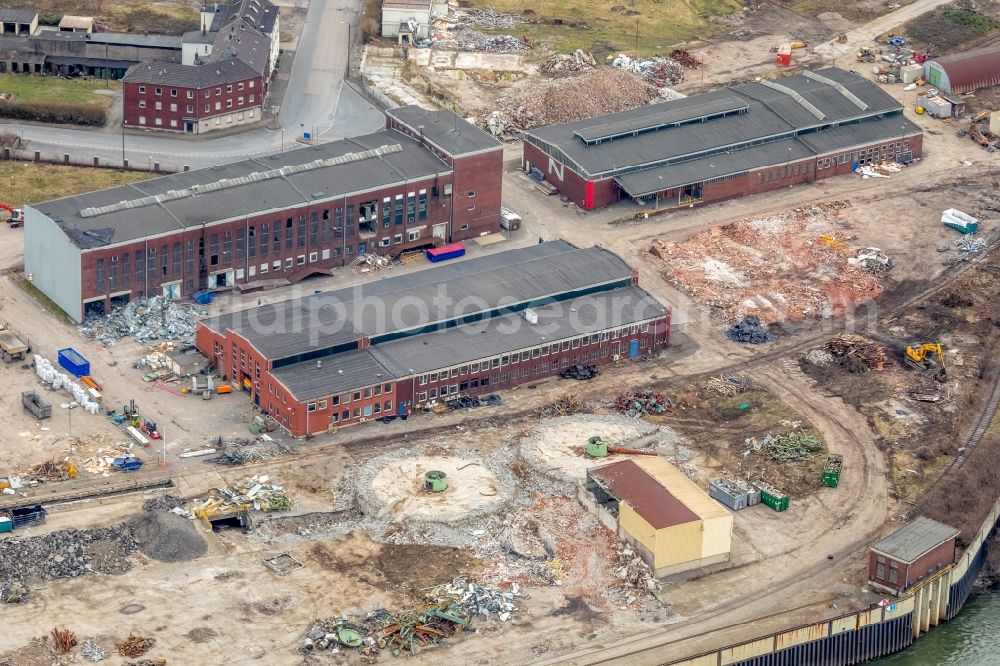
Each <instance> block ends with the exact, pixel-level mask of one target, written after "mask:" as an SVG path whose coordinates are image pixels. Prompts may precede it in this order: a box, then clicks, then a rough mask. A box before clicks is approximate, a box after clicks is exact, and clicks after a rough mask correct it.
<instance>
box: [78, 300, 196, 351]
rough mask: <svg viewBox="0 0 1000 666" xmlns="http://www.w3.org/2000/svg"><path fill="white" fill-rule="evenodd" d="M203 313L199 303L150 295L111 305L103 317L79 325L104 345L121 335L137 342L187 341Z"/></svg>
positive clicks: (110, 343)
mask: <svg viewBox="0 0 1000 666" xmlns="http://www.w3.org/2000/svg"><path fill="white" fill-rule="evenodd" d="M205 314H206V311H205V308H204V307H202V306H200V305H196V304H181V303H178V302H177V301H172V300H170V299H169V298H164V297H163V296H153V297H152V298H149V299H146V300H144V301H132V302H130V303H128V304H127V305H125V306H122V307H117V308H114V309H112V311H111V313H110V314H108V315H105V316H104V317H100V318H93V319H88V320H86V321H85V322H84V323H83V324H82V325H81V326H80V332H81V333H83V334H84V335H86V336H87V337H90V338H93V339H95V340H97V341H98V342H100V343H101V344H102V345H105V346H111V345H114V344H115V343H117V342H118V341H120V340H122V339H123V338H134V339H135V340H137V341H139V342H149V341H151V340H190V339H192V338H194V330H195V323H196V322H197V321H198V319H200V318H202V317H204V316H205Z"/></svg>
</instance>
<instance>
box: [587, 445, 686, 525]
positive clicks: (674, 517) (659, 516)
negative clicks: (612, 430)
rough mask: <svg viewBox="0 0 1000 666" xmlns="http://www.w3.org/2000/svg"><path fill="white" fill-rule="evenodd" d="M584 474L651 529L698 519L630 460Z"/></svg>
mask: <svg viewBox="0 0 1000 666" xmlns="http://www.w3.org/2000/svg"><path fill="white" fill-rule="evenodd" d="M587 474H588V475H589V476H590V478H592V479H593V480H594V481H596V482H597V483H599V484H600V485H601V486H602V487H603V488H604V490H606V491H607V492H608V493H609V494H610V495H612V496H613V497H615V498H617V499H618V501H619V502H622V503H624V504H627V505H628V506H630V507H632V510H633V511H635V512H636V513H637V514H639V515H640V516H641V517H642V519H643V520H645V521H646V522H647V523H649V525H650V526H651V527H652V528H653V529H656V530H661V529H663V528H665V527H673V526H674V525H683V524H684V523H690V522H693V521H696V520H699V518H698V514H696V513H695V512H694V511H692V510H691V509H689V508H688V507H687V506H686V505H685V504H684V503H683V502H681V501H680V500H679V499H677V498H676V497H674V496H673V495H672V494H671V493H670V491H669V490H667V489H666V488H665V487H663V486H662V485H661V484H660V483H659V482H658V481H657V480H656V479H654V478H653V477H652V476H650V475H649V474H648V473H647V472H646V471H645V470H644V469H642V468H641V467H639V465H637V464H635V463H634V462H633V461H631V460H622V461H621V462H616V463H611V464H610V465H605V466H603V467H597V468H594V469H590V470H587Z"/></svg>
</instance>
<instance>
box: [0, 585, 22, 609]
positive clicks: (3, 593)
mask: <svg viewBox="0 0 1000 666" xmlns="http://www.w3.org/2000/svg"><path fill="white" fill-rule="evenodd" d="M27 598H28V588H27V587H25V586H24V585H23V584H21V583H18V582H12V583H5V584H3V585H0V604H19V603H21V602H22V601H24V600H25V599H27Z"/></svg>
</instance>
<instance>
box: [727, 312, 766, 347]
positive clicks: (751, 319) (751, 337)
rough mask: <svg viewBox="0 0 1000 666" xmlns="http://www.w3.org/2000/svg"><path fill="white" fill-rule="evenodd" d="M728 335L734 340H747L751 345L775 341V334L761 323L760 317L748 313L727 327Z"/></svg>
mask: <svg viewBox="0 0 1000 666" xmlns="http://www.w3.org/2000/svg"><path fill="white" fill-rule="evenodd" d="M726 337H727V338H729V339H730V340H732V341H733V342H745V343H747V344H751V345H761V344H764V343H765V342H774V340H775V339H776V338H775V336H774V335H772V334H770V333H768V332H767V329H766V328H764V327H763V325H761V323H760V318H759V317H756V316H754V315H748V316H746V317H744V318H743V319H741V320H740V321H738V322H736V323H735V324H734V325H732V326H730V327H729V328H727V329H726Z"/></svg>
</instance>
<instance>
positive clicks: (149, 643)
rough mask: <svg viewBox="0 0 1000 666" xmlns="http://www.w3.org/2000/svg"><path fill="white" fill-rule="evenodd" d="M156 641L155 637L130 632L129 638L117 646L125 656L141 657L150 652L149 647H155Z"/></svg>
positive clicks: (119, 651)
mask: <svg viewBox="0 0 1000 666" xmlns="http://www.w3.org/2000/svg"><path fill="white" fill-rule="evenodd" d="M155 642H156V639H155V638H148V637H146V636H139V635H138V634H129V635H128V638H126V639H125V640H123V641H122V642H120V643H118V644H116V645H115V648H116V649H117V650H118V654H120V655H121V656H123V657H141V656H142V655H144V654H146V653H147V652H149V649H150V648H151V647H153V643H155Z"/></svg>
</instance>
